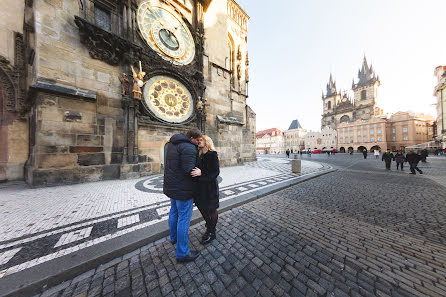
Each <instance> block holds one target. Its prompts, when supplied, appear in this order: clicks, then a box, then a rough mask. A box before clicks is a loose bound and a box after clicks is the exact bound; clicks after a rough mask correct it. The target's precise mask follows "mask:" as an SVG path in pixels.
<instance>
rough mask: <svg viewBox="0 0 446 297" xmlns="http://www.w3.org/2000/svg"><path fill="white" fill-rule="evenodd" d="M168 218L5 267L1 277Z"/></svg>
mask: <svg viewBox="0 0 446 297" xmlns="http://www.w3.org/2000/svg"><path fill="white" fill-rule="evenodd" d="M166 218H167V217H164V218H162V219H159V220H153V221H150V222H147V223H143V224H140V225H136V226H133V227H130V228H127V229H122V230H120V231H118V232H116V233H113V234H107V235H105V236H102V237H99V238H96V239H93V240H90V241H87V242H84V243H81V244H79V245H76V246H72V247H70V248H66V249H63V250H60V251H58V252H56V253H52V254H49V255H46V256H43V257H40V258H36V259H33V260H30V261H28V262H25V263H22V264H19V265H16V266H12V267H9V268H7V269H4V270H2V271H0V278H2V277H3V276H6V275H10V274H13V273H16V272H18V271H21V270H24V269H26V268H29V267H32V266H35V265H38V264H40V263H43V262H46V261H49V260H52V259H55V258H59V257H62V256H65V255H68V254H71V253H73V252H76V251H78V250H81V249H84V248H86V247H89V246H92V245H95V244H98V243H100V242H104V241H107V240H110V239H112V238H116V237H119V236H121V235H124V234H126V233H129V232H133V231H136V230H138V229H141V228H144V227H147V226H150V225H153V224H155V223H158V222H161V221H163V220H165V219H166Z"/></svg>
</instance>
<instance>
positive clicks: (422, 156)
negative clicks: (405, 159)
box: [420, 149, 428, 163]
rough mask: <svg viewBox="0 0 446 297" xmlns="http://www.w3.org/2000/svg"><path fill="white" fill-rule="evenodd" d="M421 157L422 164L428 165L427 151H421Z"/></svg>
mask: <svg viewBox="0 0 446 297" xmlns="http://www.w3.org/2000/svg"><path fill="white" fill-rule="evenodd" d="M420 156H421V162H423V163H426V158H427V156H428V152H427V149H424V150H421V152H420Z"/></svg>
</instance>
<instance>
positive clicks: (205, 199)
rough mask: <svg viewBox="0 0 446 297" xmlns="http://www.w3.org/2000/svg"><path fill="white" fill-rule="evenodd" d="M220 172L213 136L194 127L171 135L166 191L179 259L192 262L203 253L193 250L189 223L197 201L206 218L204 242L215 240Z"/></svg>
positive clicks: (167, 151)
mask: <svg viewBox="0 0 446 297" xmlns="http://www.w3.org/2000/svg"><path fill="white" fill-rule="evenodd" d="M219 174H220V166H219V161H218V155H217V152H216V151H215V147H214V144H213V142H212V139H211V138H210V137H209V136H206V135H202V134H201V131H200V130H198V129H196V128H193V129H190V130H189V131H188V132H187V133H186V134H175V135H174V136H172V137H171V138H170V141H169V143H168V145H167V150H166V164H165V169H164V186H163V192H164V194H166V195H167V196H168V197H169V198H170V212H169V230H170V232H169V235H170V242H171V243H172V244H176V259H177V262H180V263H181V262H190V261H193V260H195V259H196V258H197V257H198V256H199V252H198V251H191V250H190V249H189V238H188V233H189V225H190V219H191V217H192V209H193V203H194V201H195V205H196V206H197V208H198V210H199V211H200V213H201V215H202V216H203V218H204V220H205V221H206V232H205V233H204V234H203V236H202V240H201V243H202V244H207V243H209V242H211V241H212V240H214V239H215V236H216V235H215V228H216V225H217V220H218V212H217V209H218V207H219V200H218V198H219V190H218V182H217V177H218V175H219Z"/></svg>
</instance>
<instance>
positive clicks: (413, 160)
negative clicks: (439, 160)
mask: <svg viewBox="0 0 446 297" xmlns="http://www.w3.org/2000/svg"><path fill="white" fill-rule="evenodd" d="M406 160H407V162H408V163H409V165H410V174H416V173H415V170H417V171H418V172H419V173H420V174H423V171H421V169H420V168H418V162H420V156H418V155H417V154H415V153H414V152H413V151H408V152H407V155H406Z"/></svg>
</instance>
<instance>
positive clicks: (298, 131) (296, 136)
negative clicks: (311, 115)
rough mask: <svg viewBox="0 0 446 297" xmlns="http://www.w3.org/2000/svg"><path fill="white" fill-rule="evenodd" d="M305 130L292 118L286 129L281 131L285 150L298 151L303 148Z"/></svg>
mask: <svg viewBox="0 0 446 297" xmlns="http://www.w3.org/2000/svg"><path fill="white" fill-rule="evenodd" d="M306 134H307V130H305V129H304V128H302V126H301V125H300V123H299V121H298V120H297V119H296V120H293V121H292V122H291V124H290V126H289V127H288V130H286V131H283V137H284V138H285V150H286V149H289V150H290V151H292V152H293V153H294V152H298V151H301V150H304V149H305V135H306Z"/></svg>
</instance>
